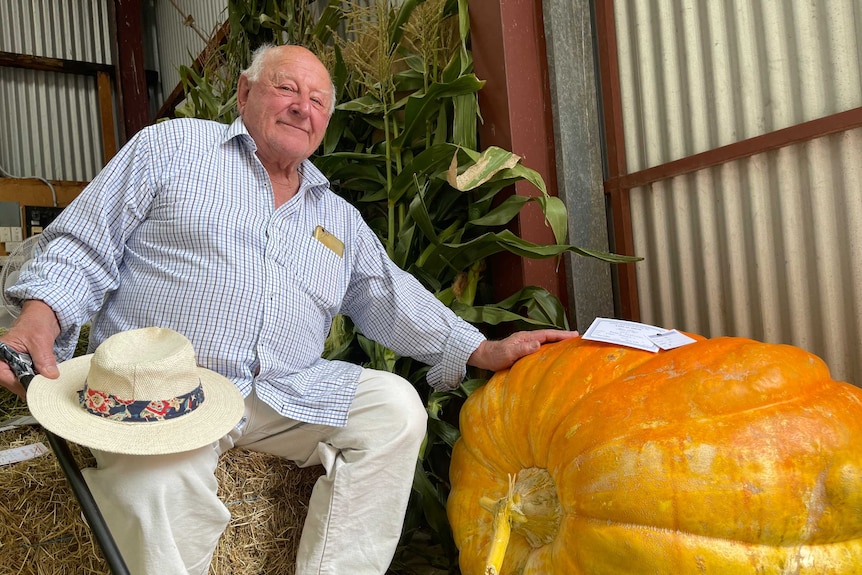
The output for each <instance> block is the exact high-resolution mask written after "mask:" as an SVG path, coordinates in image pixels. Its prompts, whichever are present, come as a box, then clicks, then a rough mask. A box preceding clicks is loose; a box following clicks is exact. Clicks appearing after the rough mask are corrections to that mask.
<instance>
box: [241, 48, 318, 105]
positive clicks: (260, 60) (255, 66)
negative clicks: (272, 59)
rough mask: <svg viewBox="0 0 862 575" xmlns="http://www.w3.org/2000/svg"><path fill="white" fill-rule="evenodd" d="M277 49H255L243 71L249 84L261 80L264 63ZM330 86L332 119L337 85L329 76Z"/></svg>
mask: <svg viewBox="0 0 862 575" xmlns="http://www.w3.org/2000/svg"><path fill="white" fill-rule="evenodd" d="M275 48H278V46H276V45H274V44H261V45H260V46H258V47H257V48H255V49H254V52H252V53H251V64H249V65H248V68H246V69H245V70H243V71H242V74H243V75H244V76H245V77H246V79H248V81H249V82H251V83H254V82H257V81H258V80H260V75H261V73H262V72H263V64H264V61H265V60H266V57H267V56H268V55H269V53H270V51H272V50H274V49H275ZM329 86H330V90H331V91H332V96H331V97H330V98H329V116H330V117H332V113H333V112H335V83H334V82H333V81H332V76H331V75H330V76H329Z"/></svg>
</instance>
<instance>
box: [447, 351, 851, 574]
mask: <svg viewBox="0 0 862 575" xmlns="http://www.w3.org/2000/svg"><path fill="white" fill-rule="evenodd" d="M461 432H462V437H461V439H460V440H459V441H458V442H457V444H456V445H455V448H454V451H453V454H452V462H451V471H450V475H451V482H452V490H451V494H450V497H449V501H448V514H449V519H450V523H451V525H452V530H453V534H454V537H455V541H456V543H457V545H458V547H459V549H460V557H461V559H460V561H461V570H462V573H463V575H486V574H491V573H496V572H498V571H499V572H501V573H504V574H524V575H526V574H531V575H580V574H584V575H600V574H613V575H619V574H638V575H640V574H645V575H646V574H649V575H653V574H667V575H686V574H698V575H700V574H704V573H707V574H720V575H733V574H752V575H754V574H758V575H761V574H762V575H767V574H775V575H779V574H796V575H801V574H815V573H816V574H849V573H862V390H860V389H858V388H856V387H854V386H852V385H850V384H847V383H841V382H837V381H834V380H832V379H831V377H830V376H829V371H828V369H827V367H826V366H825V364H824V363H823V362H822V361H821V360H820V359H818V358H817V357H815V356H813V355H811V354H809V353H807V352H805V351H803V350H801V349H798V348H796V347H791V346H786V345H774V344H764V343H758V342H755V341H751V340H747V339H740V338H716V339H710V340H699V341H698V342H697V343H694V344H691V345H688V346H685V347H681V348H678V349H675V350H671V351H662V352H659V353H657V354H653V353H649V352H644V351H638V350H635V349H629V348H624V347H618V346H613V345H609V344H603V343H597V342H591V341H587V340H582V339H580V338H577V339H573V340H568V341H564V342H560V343H555V344H550V345H545V346H543V347H542V348H541V349H540V350H539V351H538V352H536V353H535V354H533V355H531V356H528V357H526V358H523V359H521V360H520V361H518V362H517V363H516V364H515V365H514V366H513V367H512V368H511V369H510V370H507V371H503V372H500V373H498V374H496V375H495V376H494V377H493V378H492V379H491V380H490V381H489V382H488V384H487V385H485V386H484V387H482V388H481V389H479V390H477V391H476V392H474V393H473V394H472V395H471V396H470V398H469V399H468V401H467V402H466V403H465V405H464V406H463V408H462V410H461ZM495 523H496V527H497V530H496V535H495ZM510 528H511V538H509V539H508V541H507V536H508V532H509V529H510ZM495 538H496V539H497V541H496V543H495V542H494V540H495ZM507 543H508V544H507ZM501 563H502V564H501Z"/></svg>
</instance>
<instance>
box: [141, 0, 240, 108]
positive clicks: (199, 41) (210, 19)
mask: <svg viewBox="0 0 862 575" xmlns="http://www.w3.org/2000/svg"><path fill="white" fill-rule="evenodd" d="M174 3H175V4H176V6H175V5H174ZM178 8H179V9H178ZM226 10H227V0H174V2H170V1H168V0H165V1H163V2H156V3H155V21H156V27H157V30H158V47H159V79H160V82H161V87H162V96H161V97H162V101H164V100H165V99H166V98H167V97H168V95H169V94H170V93H171V92H172V91H173V89H174V88H175V87H176V86H177V84H179V82H180V74H179V72H178V71H177V70H178V68H179V67H180V66H181V65H186V66H188V65H190V64H191V63H192V62H194V60H195V58H197V56H198V54H200V53H201V51H202V50H203V49H204V48H205V47H206V45H207V42H206V40H205V39H204V38H201V36H199V35H198V32H196V31H195V28H196V29H197V30H198V31H200V33H201V34H202V35H203V36H204V37H205V38H207V39H209V38H210V37H211V36H212V35H213V34H214V33H215V31H216V30H217V29H218V27H219V26H221V24H222V22H224V21H225V19H226V16H227V14H226ZM184 15H185V16H190V17H191V20H190V21H188V23H187V20H186V18H185V17H184ZM192 25H193V26H192Z"/></svg>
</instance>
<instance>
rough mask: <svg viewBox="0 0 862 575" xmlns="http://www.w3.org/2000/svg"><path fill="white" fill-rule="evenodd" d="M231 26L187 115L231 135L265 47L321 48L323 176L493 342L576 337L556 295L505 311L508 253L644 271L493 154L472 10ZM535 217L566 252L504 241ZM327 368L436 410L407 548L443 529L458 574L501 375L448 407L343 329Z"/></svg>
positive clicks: (246, 14)
mask: <svg viewBox="0 0 862 575" xmlns="http://www.w3.org/2000/svg"><path fill="white" fill-rule="evenodd" d="M319 4H320V2H318V3H317V5H319ZM228 18H229V20H230V24H231V31H230V35H229V39H228V41H227V43H226V44H225V45H224V46H222V47H221V48H220V49H218V50H216V51H215V52H214V53H213V55H212V57H211V58H210V60H209V62H208V64H207V65H206V66H205V67H204V69H203V70H192V69H191V68H188V67H183V68H182V69H181V75H182V78H183V83H184V86H185V88H186V94H187V96H188V97H187V100H186V103H185V105H184V106H183V107H182V108H181V109H180V110H179V111H178V112H179V113H180V114H181V115H188V116H196V117H204V118H209V119H215V120H219V121H222V122H229V121H231V120H233V118H234V117H235V114H236V110H235V99H236V96H235V88H236V80H237V77H238V75H239V73H240V71H241V70H242V69H243V68H244V67H246V66H247V65H248V58H249V54H250V52H251V51H252V50H253V49H254V48H255V47H257V46H258V45H260V44H261V43H264V42H268V43H273V44H284V43H292V44H301V45H304V46H307V47H309V48H311V49H312V50H313V51H315V52H316V53H317V54H318V55H319V56H320V58H321V60H322V61H323V62H324V64H326V65H327V67H328V68H329V70H330V72H331V74H332V78H333V82H334V84H335V87H336V90H337V93H338V102H339V103H338V105H337V106H336V110H335V113H334V114H333V117H332V118H331V121H330V125H329V129H328V131H327V134H326V137H325V138H324V141H323V143H322V146H321V149H320V150H319V153H318V155H317V156H316V157H315V158H313V161H314V162H315V164H316V165H317V167H318V168H319V169H320V170H321V171H322V172H323V173H324V174H325V175H326V176H327V177H328V178H329V180H330V181H331V182H332V185H333V189H334V190H335V191H336V192H337V193H339V194H341V195H342V196H343V197H345V198H347V199H348V200H349V201H351V202H352V203H353V204H354V205H356V206H357V207H358V208H359V209H360V210H361V211H362V212H363V214H364V216H365V218H366V221H367V222H368V223H369V225H370V226H371V227H372V229H374V231H375V232H376V233H377V234H378V236H379V237H380V239H381V241H382V242H383V244H384V245H385V246H386V250H387V252H388V253H389V255H390V257H392V259H393V260H394V261H395V262H396V263H397V264H398V265H399V266H401V267H402V268H404V269H406V270H408V271H409V272H410V273H412V274H413V275H415V276H416V277H417V278H418V279H419V280H420V281H421V282H422V283H423V284H424V285H425V286H426V287H427V288H428V289H429V290H431V291H432V292H433V293H435V294H436V295H437V297H438V298H439V299H440V300H441V301H442V302H444V303H445V304H446V305H448V306H449V307H451V309H453V310H454V311H455V312H456V313H457V314H458V315H460V316H461V317H463V318H464V319H466V320H468V321H470V322H472V323H474V324H475V325H477V326H479V327H480V329H483V330H484V331H486V332H490V331H493V328H494V327H495V326H500V325H505V326H506V327H507V328H514V329H534V328H544V327H559V328H566V327H568V322H567V319H566V315H565V312H564V310H563V308H562V305H561V304H560V302H559V301H558V300H557V298H555V297H554V296H553V295H551V294H550V293H548V292H547V291H545V290H543V289H540V288H537V287H527V288H524V289H522V290H521V291H519V292H518V293H516V294H514V295H512V296H511V297H508V298H506V299H505V300H503V301H499V302H493V301H491V296H490V289H489V286H488V278H487V277H486V276H485V260H486V258H488V257H489V256H491V255H493V254H495V253H498V252H502V251H509V252H512V253H515V254H518V255H519V256H522V257H528V258H559V257H560V256H561V254H563V253H565V252H567V251H569V252H574V253H576V254H579V255H583V256H588V257H596V258H599V259H603V260H606V261H610V262H620V261H631V259H630V258H624V257H619V256H615V255H613V254H607V253H602V252H597V251H593V250H588V249H582V248H578V247H575V246H571V245H567V244H566V243H565V240H566V229H567V228H566V218H567V215H566V208H565V206H564V205H563V203H562V202H561V201H560V200H559V199H558V198H556V197H553V196H550V195H549V194H548V193H547V190H546V189H545V184H544V182H543V181H542V178H541V177H540V175H539V174H538V173H537V172H535V171H533V170H531V169H529V168H527V167H525V166H524V165H522V164H521V163H520V158H519V157H518V156H516V155H515V154H513V153H511V152H508V151H506V150H502V149H499V148H489V149H486V150H484V151H479V150H478V149H477V133H478V129H477V128H478V126H477V123H478V121H479V119H480V115H479V109H478V103H477V93H478V91H479V90H480V89H481V88H482V86H483V84H484V82H483V81H481V80H480V79H478V78H477V77H476V76H475V74H474V73H473V61H472V57H471V54H470V50H469V46H468V39H469V20H468V11H467V0H424V1H423V0H403V1H402V2H400V3H398V4H395V3H391V2H390V1H389V0H371V1H370V2H368V1H366V2H362V3H359V2H349V1H346V0H345V1H342V0H330V1H329V2H328V3H327V4H326V5H325V6H324V7H322V8H318V9H317V10H315V11H312V10H311V9H310V8H309V4H307V3H306V2H304V1H301V0H298V1H294V0H282V1H279V2H276V1H275V0H268V1H264V0H260V1H253V0H247V1H244V2H241V1H238V0H231V1H230V2H229V5H228ZM524 180H525V181H528V182H531V183H532V184H533V185H534V186H535V188H536V191H537V194H536V196H535V197H524V196H517V195H509V196H508V197H506V196H507V192H505V190H507V188H509V186H511V185H512V184H513V183H515V182H517V181H524ZM530 202H535V203H536V204H537V205H538V206H539V208H540V209H541V210H542V212H543V213H544V215H545V218H546V221H547V223H548V225H549V226H550V227H551V229H552V230H553V232H554V237H555V238H556V241H557V243H556V244H554V245H536V244H533V243H530V242H528V241H526V240H523V239H521V238H519V237H517V236H516V235H515V234H513V233H512V232H510V231H508V230H505V229H503V227H504V226H506V225H507V224H508V223H509V222H511V221H512V220H513V218H515V217H516V216H517V215H518V213H519V212H520V210H521V209H522V208H523V207H524V206H525V205H526V204H527V203H530ZM324 355H325V357H329V358H338V359H345V360H351V361H357V362H360V363H363V364H365V365H366V366H369V367H373V368H376V369H386V370H390V371H394V372H396V373H398V374H400V375H402V376H404V377H405V378H407V379H409V380H410V381H411V382H413V383H414V385H415V386H416V388H417V390H418V391H419V393H420V394H421V395H422V397H423V398H424V399H425V401H426V405H427V408H428V414H429V426H428V436H427V438H426V441H425V444H424V445H423V448H422V452H421V454H420V459H419V461H418V463H417V469H416V479H415V482H414V494H413V499H412V501H411V506H410V510H409V512H408V517H407V522H406V525H405V536H404V540H403V543H404V544H405V545H406V546H407V549H410V543H411V538H412V537H414V536H416V537H417V538H418V539H422V540H423V541H424V539H423V535H427V533H428V530H429V529H430V532H431V534H432V539H433V544H434V545H435V546H439V549H440V550H441V551H442V553H443V555H444V557H445V560H444V561H443V563H444V564H443V565H442V566H441V565H437V567H440V568H443V569H445V570H446V571H449V572H456V571H457V561H456V556H457V552H456V550H455V548H454V545H453V543H452V540H451V535H450V533H449V527H448V523H447V521H446V513H445V501H446V497H447V494H448V485H449V483H448V464H449V456H450V450H451V446H452V445H453V443H454V442H455V440H456V439H457V438H458V435H459V432H458V428H457V417H458V409H459V407H460V404H461V402H463V400H464V398H466V396H467V395H468V394H469V392H470V391H471V390H472V389H474V388H475V387H476V386H478V385H481V383H482V382H483V381H484V376H485V375H487V374H480V373H472V372H471V373H470V374H469V375H470V379H469V380H468V381H467V382H466V383H465V384H464V385H462V386H461V387H460V388H459V389H457V390H454V391H452V392H448V393H441V392H436V391H432V390H430V388H429V387H428V386H427V385H425V384H424V382H423V378H424V375H425V372H426V371H427V367H425V366H422V365H420V364H418V363H415V362H413V361H412V360H411V359H410V358H403V357H398V356H396V355H395V354H394V353H392V352H391V351H390V350H388V349H385V348H383V347H382V346H380V345H379V344H377V343H375V342H373V341H371V340H368V339H366V338H365V337H364V336H362V334H360V333H357V332H356V330H355V328H354V327H353V325H352V323H351V322H350V321H349V319H347V318H343V317H339V318H337V319H336V321H335V323H334V325H333V329H332V332H331V334H330V338H329V341H328V342H327V346H326V350H325V353H324ZM426 543H427V541H426ZM411 553H412V554H413V555H414V556H415V555H417V553H418V552H417V551H416V549H415V548H414V549H412V550H411V551H408V554H411Z"/></svg>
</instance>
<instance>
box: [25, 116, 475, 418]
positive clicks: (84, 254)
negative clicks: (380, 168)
mask: <svg viewBox="0 0 862 575" xmlns="http://www.w3.org/2000/svg"><path fill="white" fill-rule="evenodd" d="M255 149H256V147H255V144H254V141H253V140H252V139H251V137H250V136H249V134H248V132H247V131H246V129H245V126H244V125H243V123H242V121H241V120H237V121H236V122H234V123H233V124H232V125H231V126H224V125H223V124H218V123H215V122H207V121H202V120H189V119H183V120H171V121H168V122H163V123H160V124H157V125H154V126H151V127H149V128H146V129H144V130H142V131H141V132H139V133H138V134H137V135H136V136H135V137H134V138H133V139H132V140H131V141H130V142H129V143H128V144H127V145H126V146H125V147H124V148H123V149H122V150H121V151H120V153H119V154H118V155H117V156H116V157H115V158H114V159H113V160H111V162H110V163H109V164H108V165H107V166H106V167H105V169H104V170H102V172H101V173H100V174H99V175H98V176H97V177H96V178H95V179H94V180H93V182H92V183H91V184H90V185H89V186H88V187H87V188H86V189H85V190H84V191H83V192H82V193H81V195H80V196H79V197H78V198H77V199H76V200H75V201H74V202H73V203H72V204H71V205H70V206H69V207H68V208H67V209H65V210H64V211H63V212H62V213H61V215H60V216H59V217H58V218H57V219H56V220H55V221H54V222H53V223H52V224H51V225H50V226H48V228H46V230H45V231H44V233H43V239H42V242H40V246H41V253H40V254H39V255H38V256H37V257H35V258H34V260H33V261H32V262H31V265H30V266H28V267H27V268H26V269H25V270H24V271H23V272H22V274H21V278H20V280H19V283H18V284H17V285H16V286H14V287H13V288H11V289H10V290H9V293H10V295H12V296H13V297H16V298H19V299H39V300H43V301H44V302H45V303H47V304H48V305H49V306H51V308H53V309H54V311H55V313H56V314H57V318H58V319H59V322H60V327H61V330H62V333H61V335H60V337H59V338H58V339H57V342H56V349H55V351H56V353H57V357H58V359H60V360H63V359H67V358H69V357H70V356H71V354H72V352H73V350H74V346H75V343H76V338H77V333H78V329H79V328H80V326H81V325H82V324H84V323H86V322H87V321H88V320H90V319H91V317H92V323H91V331H90V349H91V350H92V349H94V348H95V346H97V345H98V344H99V343H100V342H102V341H104V340H105V339H106V338H107V337H109V336H110V335H112V334H114V333H116V332H119V331H123V330H128V329H135V328H140V327H146V326H156V327H169V328H172V329H174V330H176V331H178V332H180V333H182V334H183V335H185V336H186V337H187V338H189V340H190V341H191V342H192V344H193V345H194V348H195V350H196V352H197V357H198V363H199V364H200V365H201V366H203V367H206V368H208V369H211V370H213V371H216V372H218V373H221V374H222V375H224V376H225V377H227V378H229V379H230V380H232V381H233V382H235V384H236V385H237V387H238V388H239V389H240V391H241V392H242V393H243V395H248V394H249V393H250V392H251V391H252V386H254V388H255V389H256V390H257V393H258V395H260V397H261V398H262V399H263V400H264V401H266V402H267V403H268V404H269V405H271V406H272V407H273V408H274V409H276V410H277V411H279V412H280V413H282V414H283V415H285V416H287V417H290V418H293V419H298V420H301V421H307V422H311V423H323V424H328V425H344V423H345V422H346V420H347V411H348V408H349V406H350V402H351V401H352V398H353V395H354V391H355V388H356V385H357V383H358V378H359V374H360V371H361V368H360V367H359V366H356V365H353V364H350V363H346V362H341V361H327V360H324V359H321V357H320V354H321V352H322V350H323V344H324V340H325V339H326V336H327V334H328V333H329V327H330V325H331V322H332V318H333V316H335V315H336V314H338V313H343V314H346V315H348V316H349V317H350V318H351V319H352V320H353V321H354V323H355V324H356V326H357V327H358V328H359V329H360V330H362V332H363V334H365V335H366V336H367V337H369V338H371V339H374V340H376V341H378V342H380V343H382V344H383V345H386V346H387V347H389V348H391V349H392V350H393V351H395V352H396V353H398V354H400V355H407V356H411V357H414V358H416V359H418V360H420V361H423V362H425V363H427V364H430V365H431V369H430V370H429V372H428V382H429V383H430V384H431V385H432V386H433V387H434V388H436V389H449V388H452V387H456V386H457V385H458V384H459V383H460V382H461V380H462V378H463V377H464V370H465V365H466V361H467V358H468V357H469V356H470V354H471V353H472V352H473V351H474V350H475V349H476V347H477V346H478V345H479V344H480V343H481V342H482V341H483V340H484V337H483V336H482V335H481V334H480V333H479V331H478V330H476V328H475V327H473V326H471V325H470V324H468V323H466V322H464V321H463V320H461V319H460V318H458V317H457V316H456V315H455V314H454V313H453V312H452V311H451V310H449V309H448V308H447V307H446V306H444V305H442V304H441V303H440V302H439V301H438V300H437V299H436V298H435V297H434V296H433V295H432V294H431V293H429V292H428V291H427V290H425V288H424V287H422V285H421V284H420V283H419V282H418V281H416V279H415V278H414V277H413V276H411V275H410V274H408V273H406V272H404V271H402V270H401V269H399V268H398V267H397V266H395V265H394V264H393V263H392V261H391V260H390V259H389V258H388V257H387V255H386V252H385V250H384V249H383V247H382V245H381V244H380V242H379V240H378V239H377V237H376V236H375V234H374V232H373V231H372V230H371V229H370V228H369V227H368V226H367V225H366V224H365V222H364V221H363V220H362V218H361V216H360V214H359V212H358V211H357V210H356V209H355V208H354V207H353V206H351V205H350V204H349V203H348V202H346V201H345V200H343V199H342V198H340V197H338V196H337V195H336V194H334V193H333V192H332V191H331V190H330V189H329V182H328V181H327V180H326V178H324V177H323V175H322V174H321V173H320V172H319V171H318V170H317V169H316V168H315V167H314V166H313V165H312V164H311V163H310V162H308V161H306V162H304V163H303V164H302V166H301V172H302V186H301V188H300V190H299V192H298V193H297V195H296V196H294V197H293V198H292V199H291V200H290V201H289V202H287V203H285V204H284V205H282V206H281V207H279V208H278V209H277V210H275V209H274V206H273V194H272V188H271V184H270V180H269V177H268V175H267V173H266V171H265V170H264V168H263V165H262V164H261V163H260V161H259V160H258V159H257V156H256V155H255ZM317 226H322V227H323V228H325V229H326V230H327V231H328V232H330V233H331V234H332V235H334V236H335V237H336V238H338V239H339V240H340V241H341V242H343V244H344V250H343V255H338V254H337V253H336V252H335V251H333V250H332V249H330V248H329V247H327V246H326V245H324V244H323V243H322V242H321V241H319V240H317V239H315V238H314V237H313V233H314V230H315V228H316V227H317ZM94 314H95V315H94Z"/></svg>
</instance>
